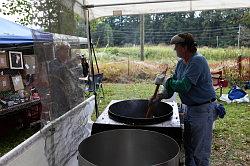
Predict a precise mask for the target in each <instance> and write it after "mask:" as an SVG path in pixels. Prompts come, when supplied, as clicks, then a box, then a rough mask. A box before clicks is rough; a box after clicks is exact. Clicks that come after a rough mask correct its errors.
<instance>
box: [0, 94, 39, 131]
mask: <svg viewBox="0 0 250 166" xmlns="http://www.w3.org/2000/svg"><path fill="white" fill-rule="evenodd" d="M41 112H42V104H41V101H40V99H37V100H30V101H27V102H23V103H20V104H15V105H13V106H10V107H6V108H2V109H0V136H4V135H5V134H6V133H7V132H8V131H10V130H13V129H14V128H22V127H25V126H30V125H31V124H33V123H38V122H40V119H41Z"/></svg>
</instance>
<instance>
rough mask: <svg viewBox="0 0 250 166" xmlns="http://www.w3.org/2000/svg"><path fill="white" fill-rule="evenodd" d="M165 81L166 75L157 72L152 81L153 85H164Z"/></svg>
mask: <svg viewBox="0 0 250 166" xmlns="http://www.w3.org/2000/svg"><path fill="white" fill-rule="evenodd" d="M166 81H167V76H166V75H165V74H159V75H157V76H156V78H155V80H154V83H155V85H164V83H166Z"/></svg>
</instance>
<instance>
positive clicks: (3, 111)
mask: <svg viewBox="0 0 250 166" xmlns="http://www.w3.org/2000/svg"><path fill="white" fill-rule="evenodd" d="M40 104H41V101H40V99H36V100H29V101H26V102H23V103H20V104H15V105H13V106H10V107H6V108H2V109H0V117H1V116H7V115H8V114H11V113H17V112H18V111H23V110H24V109H26V108H30V107H32V106H35V105H40Z"/></svg>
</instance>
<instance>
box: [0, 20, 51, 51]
mask: <svg viewBox="0 0 250 166" xmlns="http://www.w3.org/2000/svg"><path fill="white" fill-rule="evenodd" d="M37 32H39V35H36V37H34V33H36V34H38V33H37ZM52 39H53V38H52V35H51V34H50V33H45V32H40V31H36V30H33V29H29V28H27V27H24V26H22V25H19V24H16V23H14V22H11V21H8V20H5V19H3V18H0V45H2V46H10V45H13V44H14V45H31V44H33V43H34V41H37V42H40V41H52Z"/></svg>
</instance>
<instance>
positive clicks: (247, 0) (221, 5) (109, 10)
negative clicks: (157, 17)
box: [75, 0, 250, 20]
mask: <svg viewBox="0 0 250 166" xmlns="http://www.w3.org/2000/svg"><path fill="white" fill-rule="evenodd" d="M77 2H78V4H81V3H82V1H80V0H78V1H77ZM82 5H83V4H82ZM84 5H86V6H85V8H87V9H88V10H89V20H92V19H96V18H99V17H104V16H113V15H135V14H148V13H169V12H184V11H200V10H212V9H232V8H249V7H250V0H120V1H119V2H118V1H117V0H102V1H100V0H84ZM75 6H77V5H75ZM79 14H80V11H79Z"/></svg>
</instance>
